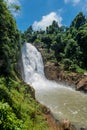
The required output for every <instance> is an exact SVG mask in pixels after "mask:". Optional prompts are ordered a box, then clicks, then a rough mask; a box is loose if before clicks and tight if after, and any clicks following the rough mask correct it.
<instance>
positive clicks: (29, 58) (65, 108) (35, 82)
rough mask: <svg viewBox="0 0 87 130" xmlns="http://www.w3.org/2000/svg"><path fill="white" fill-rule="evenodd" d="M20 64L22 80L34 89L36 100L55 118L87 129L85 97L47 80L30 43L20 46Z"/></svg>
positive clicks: (39, 59)
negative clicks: (21, 65) (65, 119)
mask: <svg viewBox="0 0 87 130" xmlns="http://www.w3.org/2000/svg"><path fill="white" fill-rule="evenodd" d="M22 63H23V71H24V72H23V77H22V78H23V80H24V81H25V82H26V83H28V84H30V85H32V86H33V87H34V89H35V96H36V98H37V100H38V101H40V102H41V103H42V104H44V105H47V106H48V107H49V108H50V109H51V111H52V113H53V114H54V116H55V117H56V118H58V119H59V118H60V119H61V118H68V119H69V120H70V121H71V122H72V123H74V124H76V125H77V124H78V125H80V126H84V127H86V128H87V95H85V94H83V93H80V92H77V91H75V90H73V89H72V88H70V87H69V86H67V87H66V86H65V85H62V84H58V83H56V82H55V81H49V80H47V79H46V77H45V74H44V65H43V60H42V57H41V54H40V52H39V51H38V50H37V49H36V48H35V47H34V46H33V45H31V44H30V43H25V44H24V45H23V46H22Z"/></svg>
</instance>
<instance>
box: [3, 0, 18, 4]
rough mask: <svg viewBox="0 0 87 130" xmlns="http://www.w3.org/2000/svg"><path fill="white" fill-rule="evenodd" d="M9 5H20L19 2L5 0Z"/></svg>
mask: <svg viewBox="0 0 87 130" xmlns="http://www.w3.org/2000/svg"><path fill="white" fill-rule="evenodd" d="M5 1H6V2H7V3H8V4H20V2H19V0H5Z"/></svg>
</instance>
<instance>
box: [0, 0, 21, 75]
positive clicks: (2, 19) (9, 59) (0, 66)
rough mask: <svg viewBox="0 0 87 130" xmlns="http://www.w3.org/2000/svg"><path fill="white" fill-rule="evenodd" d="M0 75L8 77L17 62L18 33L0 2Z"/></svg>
mask: <svg viewBox="0 0 87 130" xmlns="http://www.w3.org/2000/svg"><path fill="white" fill-rule="evenodd" d="M0 36H1V39H0V50H1V51H0V74H5V75H6V76H7V75H10V74H11V72H12V69H13V64H14V63H16V61H17V54H18V53H17V52H18V50H19V43H18V40H19V32H18V30H17V27H16V22H15V20H14V18H13V17H12V15H11V13H10V11H9V9H8V7H7V5H6V3H5V2H4V1H3V0H1V1H0Z"/></svg>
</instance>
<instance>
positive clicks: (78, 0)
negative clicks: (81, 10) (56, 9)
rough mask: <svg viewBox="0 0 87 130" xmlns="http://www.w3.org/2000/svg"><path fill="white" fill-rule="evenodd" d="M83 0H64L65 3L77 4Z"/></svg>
mask: <svg viewBox="0 0 87 130" xmlns="http://www.w3.org/2000/svg"><path fill="white" fill-rule="evenodd" d="M80 1H81V0H64V2H65V3H69V2H70V3H73V5H76V4H78V3H79V2H80Z"/></svg>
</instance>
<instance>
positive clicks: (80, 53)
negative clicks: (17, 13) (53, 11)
mask: <svg viewBox="0 0 87 130" xmlns="http://www.w3.org/2000/svg"><path fill="white" fill-rule="evenodd" d="M28 34H30V33H29V31H28V30H27V31H26V32H25V33H24V36H25V37H26V36H27V35H28ZM33 36H36V39H35V37H34V38H33ZM30 37H31V39H32V38H33V42H34V45H36V44H38V46H37V47H39V48H43V57H44V59H45V60H44V61H45V62H47V61H52V62H57V63H59V64H60V65H61V64H63V66H64V68H63V69H67V70H69V71H77V72H78V70H80V69H77V68H78V67H79V68H82V70H83V69H86V70H87V64H86V61H87V19H86V18H85V16H84V15H83V13H82V12H80V13H78V15H77V16H76V17H75V18H74V20H73V21H72V23H71V25H70V27H69V28H67V27H64V26H61V27H59V26H58V23H57V22H56V21H53V23H52V25H50V26H49V27H47V28H46V30H45V31H43V30H40V31H33V30H32V34H30ZM35 42H36V43H35ZM42 43H43V45H42ZM53 59H54V60H53Z"/></svg>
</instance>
